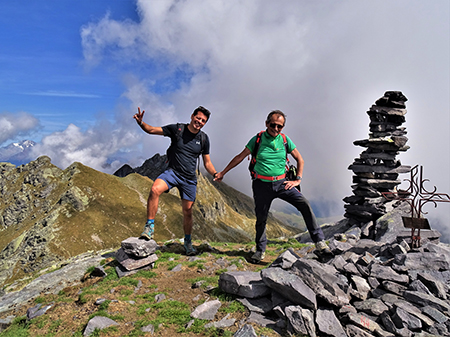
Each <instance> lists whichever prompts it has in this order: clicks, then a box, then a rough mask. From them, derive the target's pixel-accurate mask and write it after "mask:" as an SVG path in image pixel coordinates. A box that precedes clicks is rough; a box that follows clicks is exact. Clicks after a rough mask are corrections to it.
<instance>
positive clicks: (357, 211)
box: [343, 91, 411, 223]
mask: <svg viewBox="0 0 450 337" xmlns="http://www.w3.org/2000/svg"><path fill="white" fill-rule="evenodd" d="M406 101H407V98H406V97H405V96H404V95H403V94H402V93H401V92H400V91H387V92H386V93H385V94H384V96H383V97H381V98H380V99H378V100H377V101H376V102H375V105H372V107H371V108H370V109H369V111H367V114H368V115H369V117H370V124H369V128H370V133H369V139H363V140H356V141H354V142H353V144H355V145H358V146H362V147H365V148H367V149H366V150H365V151H363V152H361V154H360V156H359V158H356V159H355V161H354V162H353V164H351V165H350V166H349V168H348V169H349V170H352V171H353V173H354V174H355V175H354V176H353V183H354V185H352V189H353V195H352V196H348V197H346V198H344V199H343V200H344V202H345V203H347V204H346V205H345V206H344V207H345V210H346V212H345V214H344V216H345V217H346V218H348V219H353V220H354V221H355V222H356V223H358V222H359V223H367V222H370V221H372V220H376V219H378V218H379V217H380V216H382V215H383V214H385V213H386V207H385V203H386V202H387V199H386V198H384V197H383V195H382V193H383V192H395V190H396V187H397V185H399V184H400V183H401V180H398V179H397V178H398V175H399V173H408V172H410V171H411V167H410V166H404V165H402V164H401V163H400V160H398V159H396V155H397V154H398V153H399V151H407V150H408V149H409V146H407V145H405V144H406V142H407V141H408V138H407V137H406V136H405V135H406V128H405V127H403V126H402V124H403V123H404V122H405V114H406V105H405V102H406Z"/></svg>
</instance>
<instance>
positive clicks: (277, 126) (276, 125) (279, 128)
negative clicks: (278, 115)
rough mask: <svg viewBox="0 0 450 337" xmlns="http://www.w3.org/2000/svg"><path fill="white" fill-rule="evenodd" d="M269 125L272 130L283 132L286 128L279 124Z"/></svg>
mask: <svg viewBox="0 0 450 337" xmlns="http://www.w3.org/2000/svg"><path fill="white" fill-rule="evenodd" d="M269 125H270V127H271V128H272V129H278V130H281V129H282V128H284V125H281V124H277V123H270V124H269Z"/></svg>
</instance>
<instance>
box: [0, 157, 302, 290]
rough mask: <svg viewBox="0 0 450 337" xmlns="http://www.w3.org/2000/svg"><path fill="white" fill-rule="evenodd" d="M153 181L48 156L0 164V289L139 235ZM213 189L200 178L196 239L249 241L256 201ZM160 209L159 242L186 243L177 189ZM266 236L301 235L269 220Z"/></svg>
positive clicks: (195, 216) (252, 232)
mask: <svg viewBox="0 0 450 337" xmlns="http://www.w3.org/2000/svg"><path fill="white" fill-rule="evenodd" d="M152 183H153V182H152V180H151V179H149V178H148V177H145V176H142V175H140V174H136V173H135V174H130V175H127V176H126V177H124V178H120V177H117V176H114V175H110V174H105V173H102V172H99V171H96V170H94V169H92V168H89V167H87V166H85V165H82V164H81V163H73V164H72V165H70V166H69V167H67V168H66V169H65V170H62V169H60V168H58V167H56V166H55V165H53V164H52V163H51V159H50V158H49V157H47V156H42V157H39V158H37V159H36V160H35V161H32V162H30V163H28V164H26V165H20V166H17V167H16V166H15V165H13V164H10V163H0V231H1V235H0V289H1V288H3V287H4V286H5V285H8V288H7V289H5V290H6V291H10V290H13V289H19V288H20V287H21V284H22V283H23V282H18V280H21V279H26V278H27V277H31V276H33V275H34V273H37V272H38V271H39V270H42V269H44V268H49V267H52V266H57V265H59V264H61V263H63V262H64V261H65V260H67V259H69V258H70V257H73V256H77V255H80V254H83V253H85V252H88V251H102V250H107V249H110V250H111V249H116V248H117V247H119V246H120V242H121V241H122V240H123V239H124V238H127V237H131V236H136V235H139V233H140V232H141V231H142V226H143V223H145V219H146V203H147V196H148V193H149V191H150V188H151V185H152ZM214 185H215V184H213V183H211V181H210V180H208V179H207V178H206V177H204V176H203V175H200V176H199V189H198V196H197V202H196V203H195V206H194V232H193V238H194V239H199V240H210V241H227V242H243V241H251V240H252V238H253V236H254V221H255V220H254V215H253V214H252V209H251V208H249V207H248V205H250V204H252V200H251V198H249V197H248V196H245V195H243V194H241V193H239V192H237V191H235V190H233V189H232V188H231V187H229V186H223V187H222V190H226V191H227V193H228V194H227V193H224V192H222V191H221V190H218V189H217V188H216V187H215V186H214ZM223 185H225V184H223ZM233 191H234V192H233ZM233 193H235V194H234V195H233ZM231 195H233V197H231ZM234 199H240V201H239V202H236V201H232V202H231V201H230V200H234ZM241 205H243V207H242V206H241ZM159 208H160V210H159V213H158V215H157V217H156V223H157V226H158V228H157V230H156V239H157V240H161V241H165V240H170V239H176V238H182V237H183V229H182V225H181V224H182V214H181V207H180V201H179V196H178V191H176V190H174V191H171V192H170V193H167V194H164V195H163V196H162V197H161V201H160V205H159ZM268 231H269V235H270V237H289V236H292V235H293V234H295V233H297V232H298V229H296V228H293V227H289V226H286V225H284V224H283V223H281V222H280V221H277V220H276V219H274V218H273V217H271V218H270V219H269V228H268ZM16 281H17V282H16ZM24 282H26V281H24Z"/></svg>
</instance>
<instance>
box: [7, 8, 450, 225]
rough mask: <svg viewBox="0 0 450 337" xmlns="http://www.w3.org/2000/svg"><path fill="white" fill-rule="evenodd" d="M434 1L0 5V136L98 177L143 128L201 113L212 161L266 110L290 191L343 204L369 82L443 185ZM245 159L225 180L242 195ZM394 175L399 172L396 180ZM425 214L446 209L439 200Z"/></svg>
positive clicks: (442, 90)
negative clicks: (277, 127)
mask: <svg viewBox="0 0 450 337" xmlns="http://www.w3.org/2000/svg"><path fill="white" fill-rule="evenodd" d="M449 7H450V3H449V2H448V0H434V1H431V2H425V1H422V0H412V1H411V0H392V1H389V5H387V2H386V1H377V0H375V1H361V0H344V1H339V2H337V1H303V0H300V1H299V0H281V1H276V2H274V1H273V2H270V1H256V0H248V1H228V0H216V1H209V2H205V1H200V0H198V1H196V0H193V1H175V0H172V1H169V0H167V1H160V0H158V1H151V0H139V1H125V0H108V1H106V0H95V1H80V0H77V1H75V0H35V1H25V0H18V1H0V17H1V19H0V45H1V49H0V146H5V145H7V144H9V143H11V142H13V141H19V140H23V139H31V140H34V141H37V142H38V145H37V146H36V147H35V150H34V152H33V154H32V157H30V160H34V159H36V157H38V156H39V155H48V156H50V158H51V159H52V162H53V163H54V164H55V165H57V166H59V167H61V168H65V167H67V166H68V165H70V164H71V163H72V162H74V161H79V162H82V163H84V164H85V165H88V166H90V167H93V168H95V169H98V170H101V171H104V172H107V173H112V172H114V171H115V170H116V169H118V168H119V167H120V166H121V165H123V164H124V163H129V164H130V165H132V166H138V165H141V164H142V162H143V161H144V160H145V159H147V158H149V157H151V156H153V155H154V154H155V153H164V152H165V150H166V148H167V147H168V145H169V143H168V140H167V139H165V138H164V137H156V136H148V135H146V134H144V133H143V132H142V131H141V130H140V129H139V127H138V126H137V125H136V123H135V121H134V120H133V119H132V115H133V114H134V113H135V111H136V109H137V107H138V106H140V107H141V108H143V109H145V110H146V115H145V117H144V120H145V121H146V122H147V123H150V124H153V125H164V124H168V123H174V122H177V121H180V122H183V121H186V122H187V121H188V120H189V116H190V114H191V112H192V111H193V110H194V108H195V107H197V106H198V105H204V106H206V107H207V108H209V109H210V110H211V111H212V118H211V119H210V121H209V122H208V124H207V125H206V126H205V128H204V130H205V132H207V133H208V134H209V136H210V138H211V158H212V161H213V164H214V165H215V166H216V168H217V169H218V170H220V169H222V168H223V167H224V166H225V165H226V164H227V163H228V161H229V160H230V159H231V158H232V157H233V156H234V155H235V154H237V153H238V152H240V151H241V150H242V149H243V148H244V146H245V144H246V143H247V141H248V139H249V138H251V137H252V136H253V135H254V134H256V133H257V132H258V131H260V130H262V129H264V119H265V117H266V115H267V114H268V113H269V112H270V111H271V110H273V109H280V110H283V111H284V112H285V113H286V114H287V115H288V119H287V126H286V128H285V130H284V131H285V133H286V134H287V135H288V136H290V137H291V138H292V139H293V141H294V143H295V144H296V145H297V147H298V148H299V151H300V153H301V154H302V156H303V157H304V159H305V173H304V179H303V182H302V185H303V187H302V189H303V191H305V194H306V196H307V197H309V198H310V199H311V200H312V201H316V202H318V203H321V204H329V205H330V210H329V211H330V213H333V214H341V213H343V203H342V201H341V199H342V198H344V197H346V196H348V195H350V194H351V189H350V185H351V175H352V173H351V172H350V171H349V170H348V169H347V168H348V166H349V165H350V164H351V163H352V162H353V160H354V158H356V157H358V156H359V153H360V152H362V150H363V148H359V147H355V146H354V145H353V141H354V140H357V139H364V138H367V137H368V132H369V126H368V124H369V119H368V116H367V114H366V111H367V110H368V109H369V108H370V106H371V105H372V104H374V102H375V101H376V100H377V99H378V98H380V97H381V96H383V94H384V92H385V91H388V90H398V91H402V92H403V94H404V95H405V96H406V97H407V98H408V99H409V100H408V102H407V103H406V104H407V109H408V114H407V115H406V123H405V126H406V128H407V131H408V137H409V142H408V145H409V146H410V147H411V149H410V150H408V151H407V152H405V153H401V154H399V156H398V158H399V159H400V160H401V161H402V163H403V164H405V165H411V166H414V165H416V164H420V165H423V166H424V173H425V176H426V177H427V178H429V179H430V181H431V183H432V184H433V185H436V186H438V190H439V192H445V193H447V192H450V177H449V175H450V174H449V172H450V136H449V134H450V133H449V127H450V113H449V111H450V67H449V59H450V52H449V48H450V36H449V34H450V33H449V32H450V18H449V17H450V8H449ZM1 160H2V158H0V161H1ZM246 166H247V165H246V164H245V163H244V164H242V165H240V166H239V167H238V168H236V169H234V170H233V171H231V172H230V173H229V174H228V175H227V177H226V179H225V182H227V183H229V184H230V185H232V186H234V187H237V188H238V189H240V190H241V191H243V192H244V193H247V194H249V193H251V192H250V181H249V175H248V172H247V168H246ZM404 178H408V177H404ZM447 206H448V205H442V206H441V205H440V206H439V207H438V209H439V211H440V212H444V213H445V216H446V217H447V219H448V218H450V207H447Z"/></svg>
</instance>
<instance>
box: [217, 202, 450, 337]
mask: <svg viewBox="0 0 450 337" xmlns="http://www.w3.org/2000/svg"><path fill="white" fill-rule="evenodd" d="M400 208H401V209H402V211H401V212H400V211H399V209H400ZM408 208H409V205H408V204H407V203H404V204H402V205H401V206H400V207H397V208H395V209H394V210H393V211H391V212H388V213H387V214H386V215H384V216H383V217H381V218H379V219H378V220H377V222H379V227H380V229H382V228H385V229H386V233H385V235H382V236H380V241H373V240H370V239H360V235H361V229H360V228H359V227H357V226H356V225H355V226H354V227H353V228H352V229H351V230H349V231H347V232H346V233H340V234H335V238H333V239H331V240H330V243H329V246H330V249H331V250H332V252H333V254H334V256H333V257H331V258H330V259H327V261H325V259H323V258H320V257H319V258H318V256H316V254H315V253H314V252H312V248H310V247H309V248H308V247H304V248H301V249H300V250H293V249H292V248H289V249H288V250H286V251H285V252H283V253H282V254H281V255H279V256H278V258H277V259H276V260H275V261H274V262H273V263H272V264H271V265H270V266H268V268H266V269H263V270H262V271H261V272H252V271H231V272H225V273H223V274H221V275H220V278H219V287H220V288H221V289H222V290H223V291H224V292H226V293H230V294H233V295H235V296H237V297H238V301H240V302H241V303H242V304H243V305H244V306H245V307H247V309H248V310H249V311H250V315H249V317H248V318H247V323H254V324H257V325H261V326H264V327H267V328H272V329H274V330H275V331H277V332H279V333H280V334H281V335H283V336H285V334H284V333H283V332H284V331H286V330H287V331H288V332H289V333H290V334H295V336H335V337H345V336H352V337H355V336H356V337H369V336H377V337H382V336H386V337H387V336H404V337H432V336H450V290H449V289H450V288H449V285H450V270H449V268H450V267H449V266H450V265H449V264H450V248H449V245H445V244H442V243H439V240H433V241H434V242H432V241H427V242H426V244H424V245H423V246H422V247H420V248H419V249H411V248H410V247H409V245H408V243H407V242H406V240H405V239H404V238H403V239H402V238H401V234H400V235H392V234H393V233H394V232H397V233H401V232H402V228H403V225H402V223H401V215H402V213H404V212H405V211H406V210H407V209H408ZM392 212H394V213H395V214H396V215H395V216H394V217H391V216H390V214H393V213H392ZM437 236H439V235H437ZM344 238H345V239H344ZM239 336H240V335H239ZM245 336H256V335H255V334H250V335H245Z"/></svg>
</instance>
